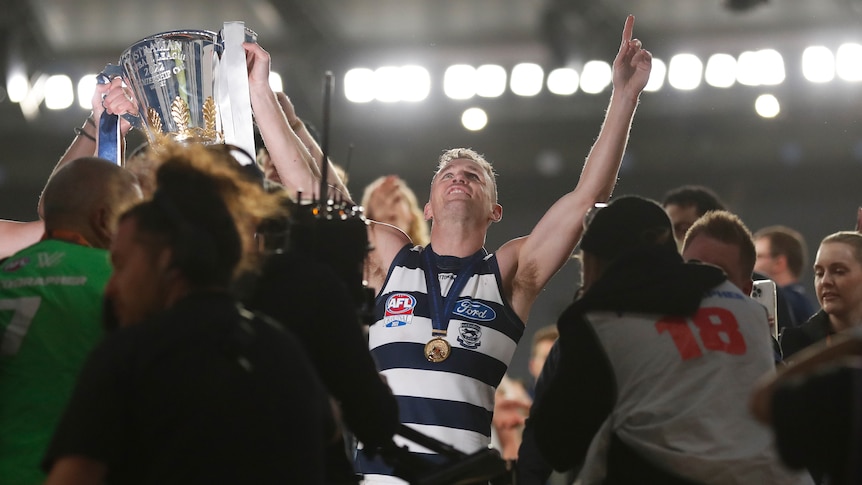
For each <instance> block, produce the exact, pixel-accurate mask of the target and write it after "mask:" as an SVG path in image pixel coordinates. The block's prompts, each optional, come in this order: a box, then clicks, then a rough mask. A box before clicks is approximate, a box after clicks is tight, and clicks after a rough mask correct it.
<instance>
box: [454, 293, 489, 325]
mask: <svg viewBox="0 0 862 485" xmlns="http://www.w3.org/2000/svg"><path fill="white" fill-rule="evenodd" d="M452 313H454V314H455V315H458V316H461V317H467V318H469V319H471V320H479V321H480V322H490V321H491V320H493V319H495V318H497V312H495V311H494V309H493V308H491V307H489V306H488V305H486V304H484V303H480V302H478V301H473V300H470V299H469V298H464V299H463V300H458V301H457V302H456V303H455V310H454V311H453V312H452Z"/></svg>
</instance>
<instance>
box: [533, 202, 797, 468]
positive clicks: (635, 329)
mask: <svg viewBox="0 0 862 485" xmlns="http://www.w3.org/2000/svg"><path fill="white" fill-rule="evenodd" d="M585 226H586V230H585V232H584V236H583V239H582V241H581V249H582V250H583V284H584V292H583V294H582V296H581V297H580V298H579V299H577V300H576V301H575V302H574V303H573V304H572V305H571V306H570V307H569V308H568V309H567V310H566V311H565V312H564V313H563V314H562V316H561V317H560V319H559V321H558V324H557V326H558V328H559V331H560V339H559V340H558V343H557V348H556V349H555V353H556V354H557V355H555V356H554V357H553V358H552V357H549V359H548V363H547V364H546V366H545V369H544V370H543V371H542V374H543V376H542V377H543V381H544V383H543V389H541V390H539V392H538V394H537V398H536V401H535V403H534V406H533V409H532V411H531V416H530V419H529V421H528V425H531V427H532V428H533V432H534V439H535V443H536V445H537V448H538V450H539V451H540V452H541V454H542V455H543V457H544V458H545V459H546V460H547V461H548V462H549V463H550V464H551V465H552V466H553V467H554V468H555V469H557V470H565V469H568V468H573V467H577V466H578V465H581V464H583V466H582V468H581V473H580V476H579V478H580V480H581V482H582V483H584V484H589V483H606V484H618V483H619V484H622V483H662V484H684V483H706V482H716V483H718V482H720V483H811V482H810V477H808V476H807V475H805V474H794V473H793V472H790V471H789V470H787V469H785V468H784V466H783V465H782V464H781V463H780V461H779V459H778V457H777V456H776V454H775V452H774V450H773V448H772V439H771V436H770V434H769V432H768V430H766V429H764V428H763V427H760V426H757V425H756V424H755V421H754V419H753V418H752V417H751V415H750V414H749V412H748V410H747V407H746V401H747V398H748V392H749V390H750V388H751V387H752V386H753V385H754V382H755V381H756V380H757V379H758V378H759V377H760V376H762V375H763V374H766V373H768V372H770V371H772V372H774V367H773V362H772V352H771V344H770V336H769V332H768V329H767V322H766V314H765V312H763V309H762V307H760V306H759V304H758V303H756V302H755V301H753V300H751V299H750V298H749V297H748V296H747V295H745V294H743V293H742V292H741V291H740V290H739V288H737V287H736V286H735V285H733V284H732V283H730V282H728V281H727V279H726V276H725V275H724V273H723V272H722V271H721V270H720V269H719V268H717V267H714V266H710V265H704V264H699V263H685V262H684V261H683V260H682V258H681V256H680V255H679V253H678V252H677V250H676V245H675V242H674V238H673V230H672V227H671V224H670V220H669V219H668V217H667V215H666V214H665V212H664V211H663V210H662V208H661V206H659V205H658V204H657V203H655V202H653V201H650V200H647V199H643V198H640V197H622V198H620V199H617V200H615V201H614V202H612V203H611V204H610V205H608V206H607V207H603V208H601V207H597V208H596V209H594V210H593V211H592V213H591V214H588V217H587V220H586V221H585ZM554 366H555V367H554ZM549 367H551V368H549Z"/></svg>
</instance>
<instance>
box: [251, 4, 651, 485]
mask: <svg viewBox="0 0 862 485" xmlns="http://www.w3.org/2000/svg"><path fill="white" fill-rule="evenodd" d="M633 27H634V17H633V16H629V17H628V18H627V20H626V23H625V27H624V29H623V34H622V42H621V44H620V50H619V53H618V54H617V56H616V59H615V60H614V67H613V94H612V95H611V101H610V105H609V106H608V109H607V112H606V115H605V121H604V124H603V126H602V129H601V132H600V133H599V136H598V138H597V140H596V142H595V144H594V145H593V148H592V150H591V151H590V154H589V157H588V158H587V161H586V164H585V166H584V168H583V172H582V174H581V177H580V180H579V181H578V184H577V186H576V187H575V189H574V190H573V191H571V192H569V193H567V194H565V195H564V196H563V197H562V198H560V199H559V200H558V201H557V202H556V203H555V204H554V205H553V206H552V207H551V208H550V209H549V210H548V212H546V213H545V215H544V216H543V217H542V218H541V220H540V221H539V222H538V224H537V225H536V226H535V228H534V229H533V231H532V233H531V234H530V235H528V236H525V237H521V238H517V239H513V240H511V241H509V242H507V243H506V244H504V245H503V246H502V247H500V248H499V249H498V250H497V251H496V252H494V253H486V251H485V249H484V244H485V236H486V233H487V231H488V227H489V226H490V224H491V223H492V222H497V221H499V220H500V218H501V216H502V207H501V206H500V205H499V204H498V203H497V190H496V183H495V179H494V177H495V175H494V172H493V169H492V167H491V165H490V164H489V163H488V162H487V161H486V160H485V159H484V158H483V157H482V156H481V155H479V154H478V153H476V152H474V151H472V150H468V149H454V150H449V151H446V152H445V153H444V154H443V156H442V157H441V159H440V164H439V167H438V170H437V172H436V174H435V176H434V178H433V180H432V184H431V195H430V200H429V202H428V203H427V204H426V205H425V211H424V212H425V217H426V219H429V220H431V221H432V226H431V244H430V245H428V246H426V247H424V248H423V247H412V243H411V241H410V239H409V238H408V237H407V236H406V235H405V234H404V233H403V232H402V231H400V230H398V229H396V228H394V227H392V226H389V225H386V224H381V223H371V224H369V229H368V236H369V242H370V243H371V247H372V248H373V249H372V250H371V252H370V254H369V256H368V261H367V266H366V271H367V280H368V284H369V286H371V287H373V288H376V289H378V290H380V292H379V294H378V296H377V300H376V305H377V307H376V310H377V315H376V321H375V323H374V324H372V325H371V327H370V335H369V339H370V347H371V349H372V353H373V354H374V356H375V358H376V359H377V361H378V364H379V367H380V370H381V373H382V374H383V375H384V376H385V377H386V380H387V382H388V383H389V385H390V386H391V388H392V390H393V393H394V394H395V395H396V396H397V397H398V403H399V408H400V417H401V421H402V423H405V424H406V425H408V426H410V427H412V428H415V429H417V430H418V431H420V432H422V433H424V434H427V435H429V436H431V437H433V438H436V439H438V440H440V441H443V442H445V443H448V444H450V445H452V446H454V447H455V448H457V449H459V450H461V451H464V452H467V453H471V452H474V451H476V450H478V449H480V448H483V447H485V446H487V445H488V443H489V442H490V433H491V414H492V411H493V407H494V406H493V401H494V388H495V387H496V385H497V384H498V383H499V382H500V379H501V378H502V377H503V374H504V373H505V371H506V367H507V366H508V365H509V361H510V359H511V358H512V354H513V352H514V350H515V346H516V345H517V342H518V340H519V339H520V337H521V335H522V333H523V326H524V323H525V322H526V321H527V318H528V316H529V313H530V307H531V306H532V304H533V302H534V301H535V299H536V297H537V296H538V293H539V292H540V291H541V290H542V288H544V286H545V284H546V283H547V282H548V281H549V280H550V278H551V276H553V275H554V274H555V273H556V272H557V271H558V270H559V269H560V268H561V267H562V266H563V264H565V262H566V261H567V260H568V259H569V257H570V256H571V254H572V251H573V250H574V248H575V245H576V244H577V243H578V240H579V239H580V236H581V233H582V231H583V227H582V222H583V218H584V215H585V214H586V212H587V211H588V210H589V209H590V208H591V207H593V205H594V204H595V203H596V202H597V201H605V200H607V199H608V198H609V197H610V195H611V191H612V189H613V187H614V184H615V182H616V178H617V173H618V171H619V166H620V162H621V160H622V156H623V153H624V151H625V147H626V143H627V140H628V133H629V128H630V126H631V122H632V119H633V116H634V113H635V108H636V107H637V104H638V99H639V96H640V93H641V91H642V90H643V88H644V87H645V86H646V83H647V81H648V79H649V74H650V69H651V59H652V56H651V54H650V53H649V52H648V51H646V50H644V49H642V47H641V42H640V41H639V40H637V39H632V31H633ZM246 48H247V50H248V53H249V55H250V56H251V58H250V62H249V65H250V73H249V79H250V81H249V82H250V86H251V90H252V105H253V108H254V110H255V116H256V119H257V122H258V126H259V127H260V130H261V135H262V137H263V139H264V142H265V143H266V144H267V147H268V148H269V150H270V154H271V155H272V157H273V164H274V165H275V167H276V169H277V170H278V172H279V178H280V179H281V181H282V183H283V184H284V185H285V186H286V188H287V189H288V190H291V191H294V192H297V191H298V190H299V189H301V188H302V187H303V186H304V187H306V188H308V187H315V186H316V185H315V184H319V182H316V181H315V178H316V175H317V174H319V173H320V171H319V170H317V168H316V165H315V159H318V160H319V153H317V152H316V150H315V151H312V152H309V151H308V150H307V149H306V147H305V146H303V145H302V144H301V143H300V142H299V138H300V136H299V134H298V133H296V132H293V131H291V130H292V129H291V128H290V127H292V126H296V127H298V128H299V129H301V124H300V123H299V121H298V118H296V115H295V113H293V110H292V109H287V110H285V111H284V112H282V111H281V109H280V107H279V105H278V103H277V102H276V97H275V96H273V95H272V93H271V92H270V93H269V94H267V93H266V89H268V87H264V86H267V85H266V83H267V79H268V67H269V62H268V61H269V58H268V54H266V52H265V51H263V50H262V49H260V48H259V46H247V47H246ZM262 93H263V94H262ZM285 115H286V116H285ZM297 160H300V161H304V162H305V163H296V161H297ZM329 173H330V174H334V171H332V170H330V171H329ZM328 182H329V183H330V184H331V185H332V186H333V187H335V188H336V189H337V190H339V191H340V192H341V193H342V194H346V193H347V191H346V188H345V187H344V185H343V184H342V183H341V182H340V180H339V179H338V178H337V176H331V177H330V178H329V180H328ZM399 444H400V443H399ZM405 444H407V445H408V446H409V447H410V449H411V451H415V452H417V453H430V452H429V450H426V449H424V448H421V447H419V446H417V445H414V444H411V443H409V442H407V443H405ZM430 456H433V455H429V457H430ZM357 471H359V472H360V473H363V474H364V476H365V480H366V483H399V480H397V479H395V478H393V477H391V474H392V472H391V470H390V469H389V468H388V467H386V466H385V464H384V463H383V462H382V461H381V460H379V458H378V459H376V460H370V459H368V458H367V457H366V456H365V455H364V454H363V453H360V456H359V459H358V461H357Z"/></svg>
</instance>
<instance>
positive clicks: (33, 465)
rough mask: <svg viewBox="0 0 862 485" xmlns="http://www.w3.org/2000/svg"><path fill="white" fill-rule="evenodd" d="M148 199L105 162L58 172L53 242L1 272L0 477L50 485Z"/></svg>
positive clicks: (50, 217)
mask: <svg viewBox="0 0 862 485" xmlns="http://www.w3.org/2000/svg"><path fill="white" fill-rule="evenodd" d="M140 199H141V191H140V187H139V186H138V184H137V181H136V179H135V177H134V176H133V175H132V174H131V173H130V172H128V171H126V170H125V169H123V168H121V167H119V166H117V165H115V164H113V163H111V162H108V161H105V160H101V159H98V158H92V157H88V158H80V159H76V160H74V161H71V162H69V163H68V164H67V165H66V166H65V167H63V168H62V169H60V170H58V171H57V172H56V173H55V174H54V175H53V176H52V177H51V179H50V181H49V182H48V185H47V186H46V188H45V192H44V194H43V204H44V221H45V234H44V235H43V237H42V239H41V241H39V242H37V243H36V244H33V245H31V246H29V247H26V248H24V249H22V250H20V251H18V252H17V253H15V254H14V255H12V256H10V257H9V258H7V259H6V260H4V261H3V262H2V264H0V396H2V397H0V477H2V479H0V480H2V482H3V483H4V484H8V485H25V484H32V483H42V482H43V481H44V480H45V475H44V474H43V473H42V472H41V470H40V469H39V463H40V461H41V459H42V455H43V453H44V450H45V447H46V446H47V444H48V441H49V439H50V438H51V435H52V433H53V431H54V427H55V426H56V423H57V420H58V419H59V417H60V414H61V413H62V411H63V409H64V407H65V405H66V402H67V400H68V398H69V395H70V394H71V391H72V389H73V387H74V384H75V380H76V378H77V375H78V371H79V370H80V368H81V366H82V365H83V362H84V358H85V357H86V356H87V354H88V353H89V351H90V350H91V349H92V348H93V347H94V346H95V344H96V343H97V342H98V341H99V339H100V338H101V337H102V333H103V327H102V306H103V305H102V295H103V292H104V289H105V284H106V283H107V281H108V278H109V277H110V274H111V265H110V261H109V257H108V252H107V250H106V249H107V248H108V246H109V245H110V242H111V240H112V237H113V234H114V232H115V230H116V220H117V217H118V216H119V214H121V213H122V212H123V211H124V210H125V209H126V208H128V207H129V206H131V204H133V203H135V202H137V201H139V200H140Z"/></svg>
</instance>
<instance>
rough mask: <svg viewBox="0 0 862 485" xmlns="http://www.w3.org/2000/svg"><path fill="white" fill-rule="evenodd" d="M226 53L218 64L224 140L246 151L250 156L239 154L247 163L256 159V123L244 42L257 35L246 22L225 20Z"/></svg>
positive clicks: (240, 159) (251, 40)
mask: <svg viewBox="0 0 862 485" xmlns="http://www.w3.org/2000/svg"><path fill="white" fill-rule="evenodd" d="M220 37H221V44H222V45H223V46H224V52H223V53H222V56H221V62H220V64H219V65H218V73H217V75H216V80H217V82H218V86H217V88H218V106H219V109H220V110H221V117H220V120H221V122H222V126H221V128H222V130H223V132H224V141H225V143H227V144H229V145H234V146H236V147H238V148H241V149H242V150H245V151H246V153H247V154H249V155H250V156H251V158H250V159H249V158H248V157H238V158H237V160H239V162H240V163H241V164H243V165H246V164H249V163H252V162H253V161H254V154H255V149H254V125H253V122H252V116H251V98H250V95H249V91H248V71H247V68H246V62H245V49H243V47H242V43H243V42H257V38H256V36H255V35H254V34H253V33H251V32H250V31H248V30H247V29H246V28H245V24H244V23H243V22H225V23H224V27H223V28H222V33H221V36H220Z"/></svg>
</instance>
